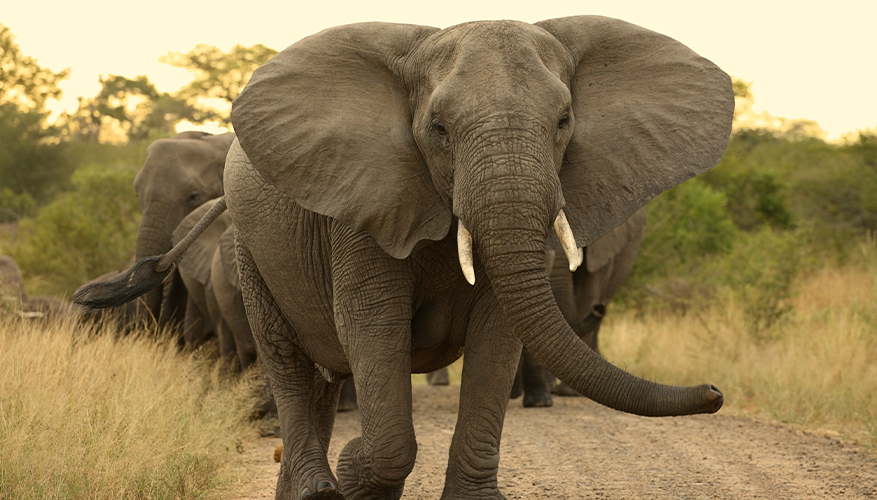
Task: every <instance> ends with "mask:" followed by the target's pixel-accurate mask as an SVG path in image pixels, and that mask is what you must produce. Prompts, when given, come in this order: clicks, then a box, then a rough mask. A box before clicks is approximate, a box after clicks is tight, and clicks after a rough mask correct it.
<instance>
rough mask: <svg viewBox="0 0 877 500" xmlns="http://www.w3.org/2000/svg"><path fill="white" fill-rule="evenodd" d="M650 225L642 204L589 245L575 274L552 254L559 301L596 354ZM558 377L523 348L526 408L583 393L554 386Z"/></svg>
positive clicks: (519, 384)
mask: <svg viewBox="0 0 877 500" xmlns="http://www.w3.org/2000/svg"><path fill="white" fill-rule="evenodd" d="M645 227H646V211H645V209H644V208H643V209H640V210H638V211H637V212H635V213H634V214H633V216H632V217H631V218H629V219H627V220H626V221H625V222H624V223H623V224H621V225H620V226H618V227H616V228H615V229H613V230H612V231H610V232H609V233H608V234H606V235H605V236H603V237H602V238H600V239H599V240H597V241H595V242H594V243H592V244H590V245H588V246H587V247H585V248H584V262H583V263H582V266H581V267H579V268H578V269H576V270H575V271H574V272H572V273H571V272H570V271H569V263H568V261H567V260H566V257H565V256H564V255H563V254H562V253H557V252H555V251H551V252H550V255H551V258H549V259H548V261H549V262H548V264H547V270H548V274H549V279H550V282H551V291H552V293H553V294H554V300H555V301H556V302H557V306H558V307H559V308H560V312H561V313H562V314H563V317H564V318H565V319H566V321H567V323H569V325H570V327H571V328H572V329H573V331H575V332H576V334H577V335H578V336H579V337H580V338H581V339H582V340H584V341H585V343H586V344H587V345H588V347H590V348H591V349H593V350H594V351H595V352H598V353H599V352H600V349H599V332H600V324H601V322H602V321H603V318H604V317H605V316H606V311H607V308H608V306H609V302H610V301H611V300H612V297H614V296H615V294H616V293H618V290H619V289H620V288H621V285H622V284H623V283H624V280H625V279H627V276H628V275H629V274H630V272H631V270H632V269H633V264H634V262H635V260H636V254H637V251H638V250H639V247H640V244H642V241H643V237H644V236H645ZM554 380H555V378H554V375H552V374H551V372H549V371H548V370H546V369H545V368H544V367H543V366H542V364H541V363H539V361H538V360H537V359H535V358H534V357H533V356H532V355H531V354H530V353H529V351H528V350H527V349H524V350H523V352H522V353H521V368H520V370H519V374H518V377H517V378H516V379H515V386H514V389H513V391H512V398H513V399H514V398H516V397H517V396H519V395H520V394H521V393H523V394H524V399H523V404H524V407H526V408H534V407H548V406H551V405H552V404H553V400H552V397H551V393H552V392H553V393H555V394H558V395H561V396H578V395H579V393H578V392H576V391H575V390H573V389H572V388H570V387H569V386H568V385H566V384H565V383H563V382H561V383H560V384H559V385H556V386H555V385H554Z"/></svg>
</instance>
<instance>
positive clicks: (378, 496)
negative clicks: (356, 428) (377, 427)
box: [336, 438, 405, 500]
mask: <svg viewBox="0 0 877 500" xmlns="http://www.w3.org/2000/svg"><path fill="white" fill-rule="evenodd" d="M361 446H362V438H354V439H351V440H350V442H348V443H347V444H346V445H345V446H344V449H343V450H341V455H340V456H339V457H338V466H337V467H336V469H337V472H338V481H339V482H340V483H341V488H340V489H341V491H342V492H343V493H344V496H343V497H339V498H344V499H345V500H399V499H400V498H402V492H403V491H404V489H405V484H404V483H403V484H400V485H398V486H394V487H393V486H391V487H389V488H380V489H378V488H367V487H366V486H365V485H363V484H362V481H360V475H361V474H364V473H365V471H363V470H362V469H361V468H360V467H359V466H358V464H357V463H356V462H357V460H356V456H357V454H358V452H359V450H360V448H361Z"/></svg>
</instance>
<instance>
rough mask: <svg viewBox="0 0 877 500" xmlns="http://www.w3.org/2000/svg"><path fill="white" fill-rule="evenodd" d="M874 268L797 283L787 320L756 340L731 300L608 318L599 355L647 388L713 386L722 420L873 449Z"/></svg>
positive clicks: (876, 374)
mask: <svg viewBox="0 0 877 500" xmlns="http://www.w3.org/2000/svg"><path fill="white" fill-rule="evenodd" d="M875 277H877V275H875V272H874V271H873V267H869V266H867V265H865V266H849V267H845V268H825V269H821V270H818V271H816V272H814V273H812V274H809V275H807V276H802V277H800V278H799V280H798V282H797V283H796V285H795V288H794V291H795V293H794V295H793V297H792V299H791V303H790V305H791V306H792V309H791V312H790V313H789V314H788V315H787V316H786V318H785V320H784V321H782V322H780V323H779V324H776V325H774V326H772V327H771V328H770V329H769V330H768V331H766V332H753V331H751V330H750V327H749V326H748V325H750V324H751V322H749V321H747V320H746V318H745V317H744V316H745V314H744V312H743V310H744V308H743V307H741V305H740V304H739V303H737V302H736V301H735V300H734V299H733V297H728V298H725V299H723V300H718V301H716V302H715V303H714V304H713V305H712V306H711V307H709V308H706V309H701V310H695V311H689V312H688V313H686V314H684V315H678V314H670V313H666V314H656V315H651V316H648V317H643V316H637V315H635V314H634V313H632V312H628V313H622V314H619V315H616V316H613V315H611V314H610V315H609V316H607V320H606V323H605V324H604V328H603V330H601V342H603V344H602V346H603V348H604V349H603V352H604V355H605V356H606V357H607V358H608V359H610V360H612V361H613V362H615V363H616V364H618V365H619V366H622V367H625V368H626V369H628V370H630V371H632V372H634V373H636V374H638V375H640V376H643V377H646V378H649V379H652V380H660V381H662V382H668V383H680V384H694V383H702V382H704V381H709V382H712V383H714V384H716V385H717V386H718V387H719V388H720V389H722V391H723V392H724V395H725V408H724V409H723V410H722V411H723V412H729V413H733V414H746V415H754V416H760V417H764V418H768V419H772V420H779V421H782V422H788V423H793V424H798V425H801V426H803V427H804V428H808V429H818V430H827V431H830V432H837V433H840V434H842V435H843V436H845V437H846V438H848V439H851V440H853V441H855V442H858V443H861V444H865V445H867V446H869V447H871V448H873V447H875V446H877V286H875V283H877V280H875Z"/></svg>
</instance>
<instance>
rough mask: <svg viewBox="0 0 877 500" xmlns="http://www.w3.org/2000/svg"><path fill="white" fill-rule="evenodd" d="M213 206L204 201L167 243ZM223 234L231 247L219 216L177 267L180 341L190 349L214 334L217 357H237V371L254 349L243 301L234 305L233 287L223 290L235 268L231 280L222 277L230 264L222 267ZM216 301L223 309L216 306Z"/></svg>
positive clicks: (228, 227) (227, 223) (226, 222)
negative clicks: (181, 300) (182, 302)
mask: <svg viewBox="0 0 877 500" xmlns="http://www.w3.org/2000/svg"><path fill="white" fill-rule="evenodd" d="M215 202H216V199H213V200H210V201H207V202H205V203H204V204H202V205H201V206H199V207H198V208H196V209H194V210H192V211H191V212H190V213H189V214H188V215H186V216H185V217H183V220H182V221H181V222H180V223H179V225H178V226H177V227H176V229H174V231H173V233H172V234H171V242H172V243H173V244H177V243H178V242H179V241H180V240H182V239H183V237H185V236H186V234H188V233H189V231H191V230H192V228H193V227H194V226H195V224H197V223H198V221H199V220H201V218H202V217H203V216H204V214H205V213H207V211H208V210H210V208H211V207H212V206H213V204H214V203H215ZM226 232H229V233H230V234H231V239H232V242H231V245H232V246H233V245H234V226H232V224H231V217H229V216H228V214H222V215H221V216H220V217H219V218H217V219H216V222H214V223H213V224H212V225H211V226H210V227H209V228H208V229H207V231H205V233H204V234H202V235H201V237H199V238H198V239H197V240H196V241H195V242H194V243H193V244H192V245H191V246H190V247H189V250H188V251H187V252H186V255H184V256H183V258H182V259H181V260H180V262H179V264H178V266H177V267H178V270H179V274H180V278H181V279H182V281H183V284H184V285H185V287H186V292H187V302H186V308H185V316H184V320H183V339H184V340H185V345H186V346H187V347H190V348H194V347H197V346H198V345H200V344H202V343H203V342H204V341H206V340H207V338H208V337H209V336H211V335H212V334H215V335H216V337H217V338H218V339H219V351H220V353H221V354H222V355H223V356H228V355H237V357H238V359H239V360H240V364H241V368H242V369H245V368H246V367H247V366H249V365H250V364H251V363H252V362H253V361H254V360H255V346H253V345H252V338H253V334H252V332H251V331H250V327H249V324H248V323H247V315H246V311H245V310H244V309H243V307H244V304H243V299H241V300H240V303H239V304H238V303H237V302H236V301H235V294H236V293H235V292H236V290H235V287H234V286H233V285H230V284H229V285H228V286H225V285H227V284H228V281H229V280H232V279H233V280H235V281H236V280H237V267H236V266H237V264H236V263H235V264H234V266H235V267H234V268H233V269H232V271H233V272H234V276H232V277H229V276H227V275H226V273H225V268H226V267H229V266H230V264H226V265H225V266H223V263H222V257H223V255H222V252H221V251H220V238H221V237H222V236H223V235H224V234H225V233H226ZM225 257H228V251H226V252H225ZM214 260H219V262H218V266H216V273H214V266H213V261H214ZM217 289H218V290H221V291H222V292H227V295H225V294H223V293H217ZM220 296H222V297H221V299H220ZM220 300H222V301H223V305H225V306H227V308H223V307H221V306H220ZM238 305H240V307H239V308H238V307H237V306H238ZM231 325H234V326H235V328H233V327H232V326H231ZM238 338H240V340H241V349H240V350H238V348H237V343H238V342H237V340H238ZM247 347H252V349H247Z"/></svg>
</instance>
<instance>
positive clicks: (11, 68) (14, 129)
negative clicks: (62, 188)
mask: <svg viewBox="0 0 877 500" xmlns="http://www.w3.org/2000/svg"><path fill="white" fill-rule="evenodd" d="M69 74H70V70H69V69H65V70H63V71H61V72H58V73H55V72H53V71H51V70H49V69H47V68H43V67H41V66H40V65H39V64H37V61H36V59H34V58H32V57H28V56H25V55H24V54H22V53H21V50H20V49H19V47H18V44H17V43H15V37H14V36H13V35H12V32H11V31H10V30H9V28H8V27H6V26H4V25H2V24H0V188H7V189H9V190H11V191H13V192H14V193H16V194H17V195H27V196H30V197H32V198H34V199H36V200H37V201H40V202H43V201H45V200H47V199H49V197H50V196H51V195H52V193H53V191H54V189H56V188H57V182H56V181H57V179H58V178H59V173H60V172H63V171H65V168H66V165H65V162H64V158H63V157H62V156H61V152H60V149H59V148H58V146H57V142H58V140H57V138H56V136H57V135H58V133H59V130H58V129H56V128H54V127H49V126H48V125H47V124H46V118H47V117H48V115H49V113H48V111H46V109H45V104H46V100H48V99H50V98H55V99H57V98H59V97H60V96H61V89H60V88H59V87H58V83H59V82H61V81H62V80H64V79H65V78H67V76H68V75H69Z"/></svg>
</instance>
